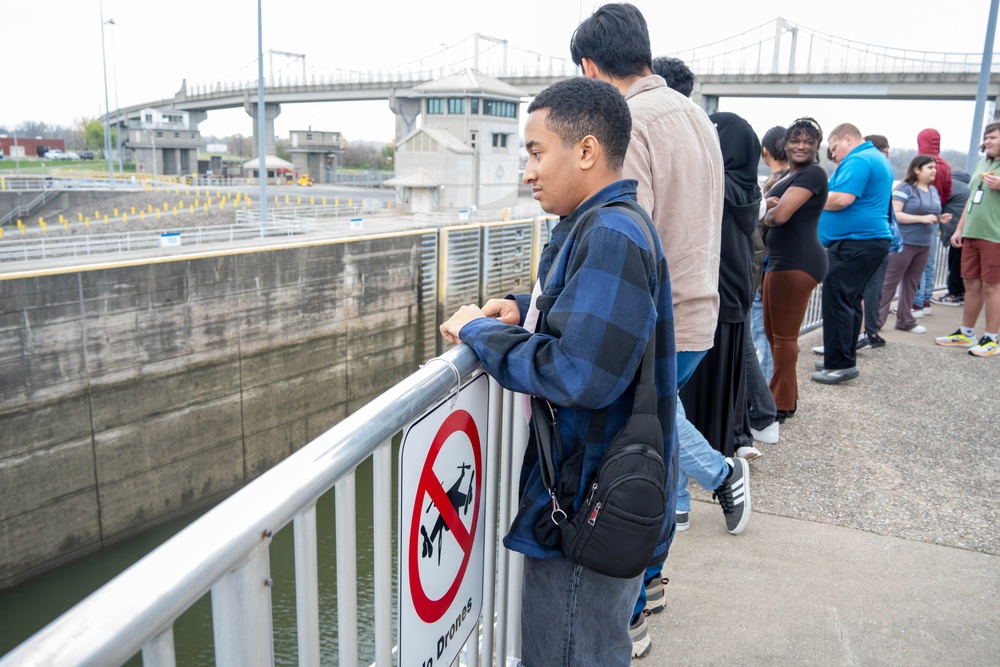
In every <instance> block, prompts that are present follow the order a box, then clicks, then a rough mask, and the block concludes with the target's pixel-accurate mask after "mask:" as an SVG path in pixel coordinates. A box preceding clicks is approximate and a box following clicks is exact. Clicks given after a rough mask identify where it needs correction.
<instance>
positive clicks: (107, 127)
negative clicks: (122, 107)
mask: <svg viewBox="0 0 1000 667" xmlns="http://www.w3.org/2000/svg"><path fill="white" fill-rule="evenodd" d="M100 8H101V62H102V64H103V65H104V159H106V160H107V161H108V187H110V188H111V189H112V190H113V189H114V187H115V175H114V172H113V171H112V168H113V167H112V165H111V111H110V110H109V106H110V105H109V104H108V59H107V56H106V55H105V52H104V3H103V2H101V3H100Z"/></svg>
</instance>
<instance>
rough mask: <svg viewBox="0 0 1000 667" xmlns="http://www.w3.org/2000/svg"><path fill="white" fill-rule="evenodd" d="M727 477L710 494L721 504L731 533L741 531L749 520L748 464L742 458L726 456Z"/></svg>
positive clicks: (734, 533) (735, 533)
mask: <svg viewBox="0 0 1000 667" xmlns="http://www.w3.org/2000/svg"><path fill="white" fill-rule="evenodd" d="M726 463H727V464H729V477H727V478H726V481H725V482H723V483H722V485H721V486H720V487H719V488H717V489H716V490H715V492H714V493H713V494H712V498H713V499H718V501H719V504H720V505H722V514H723V516H725V517H726V530H728V531H729V533H730V534H731V535H739V534H740V533H742V532H743V531H744V530H745V529H746V527H747V524H748V523H749V522H750V466H748V465H747V462H746V461H744V460H743V459H740V458H736V459H731V458H728V457H727V458H726Z"/></svg>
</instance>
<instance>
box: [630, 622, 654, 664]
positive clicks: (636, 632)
mask: <svg viewBox="0 0 1000 667" xmlns="http://www.w3.org/2000/svg"><path fill="white" fill-rule="evenodd" d="M628 631H629V634H631V635H632V657H633V658H645V657H646V656H647V655H649V652H650V651H651V650H653V640H652V639H650V638H649V628H648V627H647V626H646V615H645V614H643V613H640V614H639V617H638V618H637V619H636V620H635V621H634V622H632V623H630V624H629V626H628Z"/></svg>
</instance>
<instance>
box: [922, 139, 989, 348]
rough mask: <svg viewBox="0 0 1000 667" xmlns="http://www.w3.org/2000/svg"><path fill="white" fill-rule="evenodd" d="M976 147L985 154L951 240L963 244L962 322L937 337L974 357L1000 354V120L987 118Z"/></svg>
mask: <svg viewBox="0 0 1000 667" xmlns="http://www.w3.org/2000/svg"><path fill="white" fill-rule="evenodd" d="M980 150H982V151H985V153H986V154H985V156H984V157H983V159H982V160H980V161H979V164H977V165H976V169H975V172H974V173H973V175H972V180H971V181H970V182H969V189H970V190H971V191H972V196H971V197H969V203H968V204H967V205H966V207H965V210H964V211H963V212H962V219H961V220H959V221H958V227H956V228H955V233H954V234H953V235H952V237H951V245H952V246H953V247H955V248H961V249H962V280H963V282H964V283H965V304H964V305H963V308H964V310H963V312H962V326H961V327H959V328H958V330H957V331H955V333H953V334H951V335H950V336H942V337H941V338H935V339H934V342H935V343H937V344H938V345H945V346H948V347H962V348H968V350H969V354H971V355H973V356H975V357H993V356H997V355H1000V346H998V344H997V333H998V331H1000V175H997V173H996V172H997V169H998V168H1000V123H990V124H989V125H987V126H986V130H985V131H984V132H983V145H982V146H980ZM984 307H985V309H986V331H985V334H984V335H983V337H982V338H980V339H979V342H978V343H977V342H976V330H975V327H976V320H978V319H979V313H980V312H982V310H983V308H984Z"/></svg>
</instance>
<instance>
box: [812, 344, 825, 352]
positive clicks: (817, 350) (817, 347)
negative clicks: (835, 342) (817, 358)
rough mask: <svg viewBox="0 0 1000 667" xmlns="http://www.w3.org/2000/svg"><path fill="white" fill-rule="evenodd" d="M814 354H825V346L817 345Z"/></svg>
mask: <svg viewBox="0 0 1000 667" xmlns="http://www.w3.org/2000/svg"><path fill="white" fill-rule="evenodd" d="M813 354H823V346H822V345H817V346H816V347H814V348H813Z"/></svg>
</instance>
